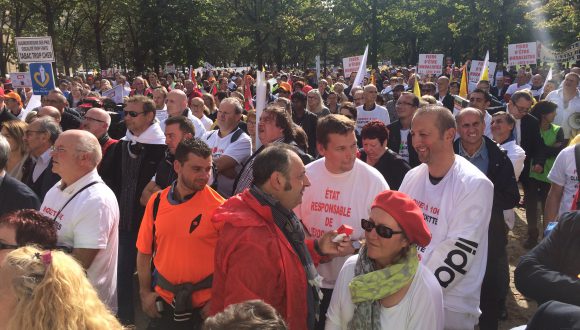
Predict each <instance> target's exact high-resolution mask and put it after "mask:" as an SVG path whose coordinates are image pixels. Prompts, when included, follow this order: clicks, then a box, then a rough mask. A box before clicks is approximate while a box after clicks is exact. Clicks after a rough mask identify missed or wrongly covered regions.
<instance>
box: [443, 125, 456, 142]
mask: <svg viewBox="0 0 580 330" xmlns="http://www.w3.org/2000/svg"><path fill="white" fill-rule="evenodd" d="M456 133H457V130H456V129H455V128H449V129H448V130H447V131H445V134H444V138H445V140H447V141H451V142H453V140H455V135H456Z"/></svg>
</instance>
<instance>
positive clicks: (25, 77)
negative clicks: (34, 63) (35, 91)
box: [10, 72, 32, 88]
mask: <svg viewBox="0 0 580 330" xmlns="http://www.w3.org/2000/svg"><path fill="white" fill-rule="evenodd" d="M10 80H11V81H12V87H14V88H19V87H32V80H31V79H30V72H11V73H10Z"/></svg>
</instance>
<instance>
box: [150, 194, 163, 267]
mask: <svg viewBox="0 0 580 330" xmlns="http://www.w3.org/2000/svg"><path fill="white" fill-rule="evenodd" d="M160 202H161V192H158V193H157V196H155V200H154V201H153V236H152V239H151V255H155V249H156V248H157V247H156V244H155V220H156V219H157V212H158V211H159V203H160ZM152 262H153V261H152Z"/></svg>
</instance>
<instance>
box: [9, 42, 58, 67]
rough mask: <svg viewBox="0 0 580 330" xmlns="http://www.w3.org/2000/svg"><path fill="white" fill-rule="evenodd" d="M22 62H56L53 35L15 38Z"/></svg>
mask: <svg viewBox="0 0 580 330" xmlns="http://www.w3.org/2000/svg"><path fill="white" fill-rule="evenodd" d="M14 39H15V40H16V51H17V52H18V61H19V62H20V63H45V62H49V63H50V62H54V52H53V50H52V38H51V37H33V38H21V37H17V38H14Z"/></svg>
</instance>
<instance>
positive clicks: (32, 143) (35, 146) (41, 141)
mask: <svg viewBox="0 0 580 330" xmlns="http://www.w3.org/2000/svg"><path fill="white" fill-rule="evenodd" d="M49 140H50V134H49V133H48V132H46V131H44V130H41V128H40V124H39V123H38V122H36V121H33V122H32V123H30V124H29V125H28V128H27V129H26V133H25V134H24V142H25V143H26V146H27V148H28V151H30V153H31V154H32V155H33V156H35V157H38V156H40V155H41V154H42V153H43V152H44V151H46V149H48V147H49V146H50V142H49Z"/></svg>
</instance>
